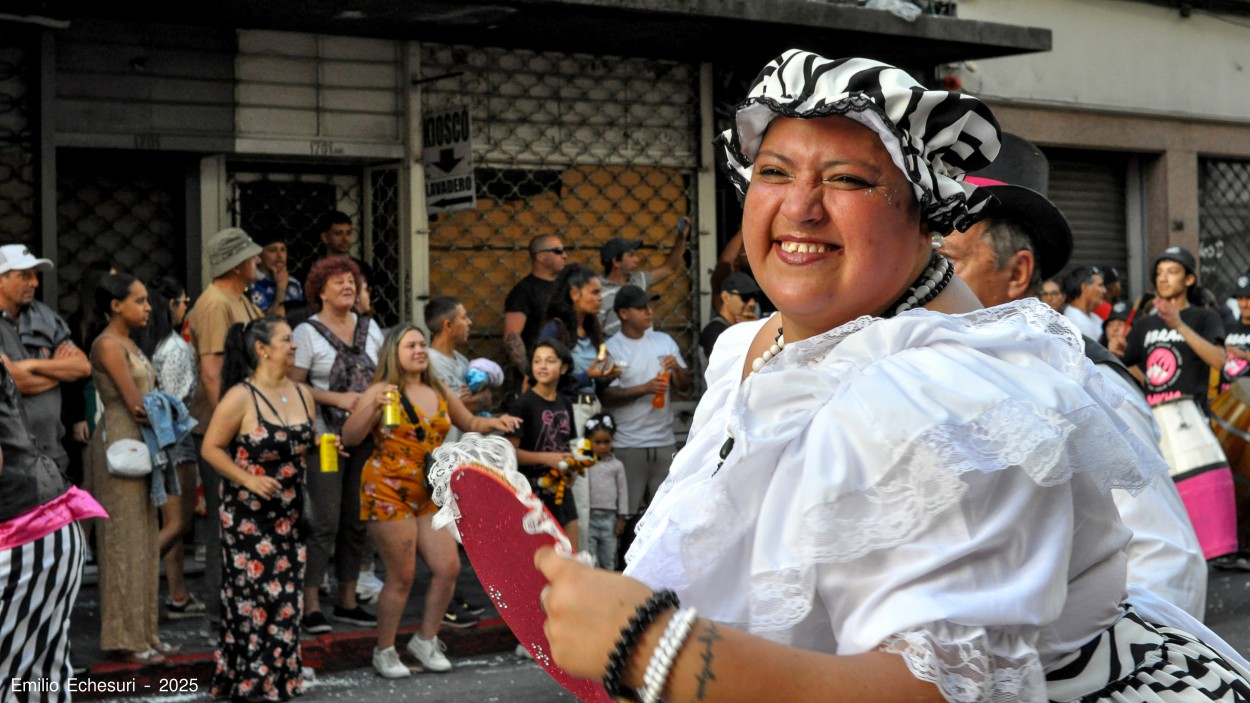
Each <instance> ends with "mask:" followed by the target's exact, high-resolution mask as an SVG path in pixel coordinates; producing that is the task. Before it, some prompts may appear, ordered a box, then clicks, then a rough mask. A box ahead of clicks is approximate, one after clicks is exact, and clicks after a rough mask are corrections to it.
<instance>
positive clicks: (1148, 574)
mask: <svg viewBox="0 0 1250 703" xmlns="http://www.w3.org/2000/svg"><path fill="white" fill-rule="evenodd" d="M1003 137H1004V140H1003V141H1004V148H1003V152H1002V153H1000V154H999V157H998V159H996V160H995V161H994V163H993V164H992V165H991V166H990V168H988V169H986V170H985V171H982V172H979V173H977V174H975V175H973V176H969V177H968V179H967V180H968V181H969V182H972V183H974V184H975V185H977V186H978V187H980V188H986V189H987V190H989V191H990V192H991V193H992V194H993V195H994V196H995V197H996V198H997V201H996V202H995V203H992V204H991V205H990V206H989V207H988V210H987V218H986V219H985V220H983V221H982V222H980V223H978V224H977V225H974V226H973V227H971V228H969V229H968V231H966V232H952V233H951V234H949V235H947V237H946V239H945V242H944V244H943V248H942V251H943V253H946V254H948V255H950V257H951V261H952V263H953V264H954V266H955V273H956V275H958V276H959V277H960V278H962V279H964V281H965V282H966V283H967V284H968V286H969V287H970V288H971V289H972V291H973V293H975V294H976V295H977V297H978V298H980V299H981V302H983V303H984V304H986V305H999V304H1002V303H1007V302H1010V301H1014V300H1021V299H1023V298H1028V297H1032V296H1035V295H1037V293H1038V291H1039V290H1041V285H1042V280H1043V278H1046V279H1049V278H1050V277H1051V276H1054V275H1055V274H1056V273H1058V272H1059V270H1060V269H1062V268H1063V267H1064V266H1065V265H1066V264H1067V262H1068V257H1069V256H1071V254H1072V230H1071V228H1070V227H1069V225H1068V222H1067V219H1066V218H1065V217H1064V216H1063V213H1061V212H1060V211H1059V208H1057V207H1055V205H1054V204H1053V203H1051V202H1050V200H1049V199H1047V198H1046V197H1045V196H1044V195H1043V194H1042V192H1039V190H1041V191H1044V190H1045V189H1046V186H1047V182H1046V181H1047V173H1048V167H1047V166H1046V157H1045V156H1043V155H1042V153H1041V152H1040V151H1039V150H1038V149H1037V147H1035V146H1033V145H1032V144H1030V143H1028V142H1026V141H1024V140H1023V139H1021V138H1019V137H1017V136H1015V135H1013V134H1004V135H1003ZM1026 185H1027V186H1032V187H1026ZM1035 188H1036V189H1037V190H1035ZM1084 342H1085V353H1086V356H1087V357H1088V358H1089V359H1090V360H1091V361H1093V362H1094V363H1095V365H1096V366H1095V368H1097V369H1098V371H1099V373H1100V374H1101V375H1102V377H1103V380H1104V382H1106V383H1108V384H1111V385H1114V386H1116V387H1118V388H1120V389H1121V390H1123V391H1124V393H1125V395H1126V400H1125V402H1124V403H1123V404H1121V406H1120V408H1119V409H1118V415H1119V416H1120V418H1121V419H1122V420H1124V422H1125V424H1127V425H1128V426H1129V427H1130V428H1132V429H1133V430H1134V431H1135V432H1136V433H1137V435H1138V436H1139V437H1140V438H1141V439H1142V440H1143V441H1145V442H1147V443H1149V444H1151V445H1152V446H1153V445H1154V443H1155V440H1156V437H1157V430H1156V429H1155V428H1154V422H1153V419H1152V416H1151V413H1150V409H1149V407H1148V406H1147V405H1146V403H1145V399H1144V398H1143V396H1142V393H1141V390H1140V388H1138V387H1137V384H1136V381H1135V380H1134V379H1133V377H1132V376H1131V375H1130V374H1129V372H1128V369H1126V368H1125V367H1124V365H1123V364H1121V363H1119V361H1118V360H1117V359H1116V358H1115V357H1114V356H1113V355H1112V354H1111V353H1110V352H1108V351H1107V350H1106V349H1104V348H1103V347H1102V346H1100V345H1099V344H1098V343H1097V342H1095V341H1094V340H1092V339H1090V338H1088V337H1085V338H1084ZM1112 497H1113V499H1114V500H1115V504H1116V508H1117V509H1118V510H1119V512H1120V519H1121V520H1123V521H1124V524H1125V525H1127V526H1128V527H1129V529H1131V530H1132V531H1133V538H1132V541H1130V542H1129V546H1128V559H1129V563H1128V579H1129V583H1136V584H1140V585H1142V586H1144V587H1146V588H1147V589H1149V590H1150V591H1151V592H1153V593H1155V594H1157V595H1160V596H1162V597H1163V598H1166V599H1167V600H1168V601H1170V602H1172V603H1173V604H1175V605H1177V606H1178V607H1180V608H1182V609H1184V610H1186V611H1187V612H1189V613H1190V614H1192V615H1194V616H1196V617H1199V618H1201V617H1202V614H1203V611H1204V610H1205V608H1206V568H1205V566H1204V564H1203V557H1202V550H1201V548H1200V547H1199V545H1198V539H1197V537H1195V536H1194V533H1193V528H1192V527H1191V526H1190V524H1189V519H1188V517H1187V515H1186V511H1185V506H1184V504H1183V503H1182V502H1181V499H1180V496H1179V495H1178V494H1177V491H1176V488H1175V487H1174V486H1173V485H1172V483H1171V482H1170V481H1166V480H1156V481H1154V482H1152V483H1151V484H1150V485H1149V486H1147V487H1146V488H1145V489H1143V491H1142V492H1141V493H1140V494H1139V495H1137V496H1133V495H1131V494H1129V493H1127V492H1125V491H1113V492H1112Z"/></svg>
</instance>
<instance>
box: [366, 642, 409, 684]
mask: <svg viewBox="0 0 1250 703" xmlns="http://www.w3.org/2000/svg"><path fill="white" fill-rule="evenodd" d="M373 670H374V671H376V672H378V674H379V675H381V676H382V678H386V679H402V678H404V677H405V676H411V675H412V672H411V671H410V670H409V669H408V666H407V665H405V664H404V663H403V662H402V661H400V660H399V652H396V651H395V648H394V647H387V648H386V649H380V650H379V649H375V650H373Z"/></svg>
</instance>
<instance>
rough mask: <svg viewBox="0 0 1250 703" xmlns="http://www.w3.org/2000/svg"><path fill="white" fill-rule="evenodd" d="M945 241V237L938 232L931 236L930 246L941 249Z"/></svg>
mask: <svg viewBox="0 0 1250 703" xmlns="http://www.w3.org/2000/svg"><path fill="white" fill-rule="evenodd" d="M943 239H945V237H943V236H942V235H940V234H938V233H937V232H934V233H932V234H930V235H929V245H930V246H932V247H933V248H934V249H941V248H942V240H943Z"/></svg>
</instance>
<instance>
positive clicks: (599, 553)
mask: <svg viewBox="0 0 1250 703" xmlns="http://www.w3.org/2000/svg"><path fill="white" fill-rule="evenodd" d="M615 435H616V420H614V419H612V416H611V415H609V414H607V413H599V414H597V415H594V416H593V417H591V418H590V419H589V420H587V421H586V427H585V429H584V430H583V432H582V437H583V438H585V439H588V440H590V448H591V450H592V451H594V453H595V456H596V457H597V458H598V461H597V462H596V463H595V464H594V466H591V467H590V468H589V469H587V470H586V478H587V480H588V482H589V483H590V524H589V525H587V526H586V531H587V532H588V533H589V534H588V535H587V537H588V538H589V544H590V546H589V547H588V551H590V553H591V554H593V555H595V561H596V562H598V564H599V568H601V569H607V570H609V571H614V570H615V569H616V538H617V537H620V535H621V532H623V531H624V530H625V518H626V516H628V515H629V490H628V488H627V485H628V484H626V482H625V465H624V464H622V463H621V460H620V459H617V458H616V457H614V456H612V438H613V437H614V436H615Z"/></svg>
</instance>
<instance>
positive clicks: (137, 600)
mask: <svg viewBox="0 0 1250 703" xmlns="http://www.w3.org/2000/svg"><path fill="white" fill-rule="evenodd" d="M95 296H96V297H95V308H94V314H95V317H94V322H93V324H92V331H93V332H94V333H96V334H92V335H91V336H92V337H93V338H94V339H95V342H94V343H93V344H92V345H91V368H92V374H91V375H92V378H93V379H94V380H95V387H96V390H97V391H98V392H99V394H100V402H101V404H102V406H103V408H104V415H103V417H102V418H101V420H100V424H99V425H97V426H96V428H95V435H94V436H93V437H92V438H91V454H90V456H91V461H90V462H89V464H88V466H89V469H88V474H89V475H88V490H89V491H90V492H91V493H92V494H93V495H94V496H95V498H96V500H98V501H100V505H102V506H103V507H104V509H105V510H106V511H108V514H109V517H108V519H107V520H100V521H99V522H97V523H96V528H95V529H96V544H97V547H98V550H99V551H98V561H99V564H100V649H103V650H106V651H111V652H115V653H117V654H118V655H119V656H120V657H122V658H124V659H126V660H127V661H131V662H135V663H139V664H160V663H162V662H163V661H164V660H165V655H166V654H169V653H172V652H173V651H175V649H176V648H174V647H169V646H166V645H165V644H163V643H162V642H161V640H160V636H159V635H158V632H157V616H158V612H157V602H158V591H159V588H160V576H159V561H160V552H159V549H158V545H157V533H158V532H159V528H158V524H157V518H156V514H157V511H156V506H155V505H153V504H152V499H151V497H150V488H151V480H152V478H151V475H148V476H143V477H139V478H131V477H125V476H115V475H113V474H112V473H110V472H109V469H108V459H107V456H106V452H107V451H108V448H109V446H110V445H111V444H113V443H115V442H117V441H118V440H122V439H133V440H142V439H143V435H142V433H141V431H140V429H139V425H140V423H147V421H148V416H147V413H146V412H145V411H144V409H143V396H144V395H146V394H147V393H148V392H150V391H151V390H152V389H153V387H154V386H155V375H156V374H155V372H154V371H153V369H152V363H151V362H150V361H148V358H147V356H145V355H144V353H143V352H142V351H141V350H140V349H139V346H138V345H137V344H135V343H134V341H132V340H131V339H130V335H131V333H132V332H133V331H135V330H137V329H140V328H142V327H143V326H144V325H146V324H147V323H148V315H149V314H150V313H151V311H152V308H151V306H150V305H149V304H148V290H147V288H146V287H144V285H143V283H142V282H141V281H139V279H137V278H135V277H134V276H131V275H130V274H128V273H118V274H113V275H111V276H106V277H104V278H103V279H101V280H100V285H99V286H98V287H97V288H96V294H95ZM102 321H107V322H105V323H104V324H101V322H102Z"/></svg>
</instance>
